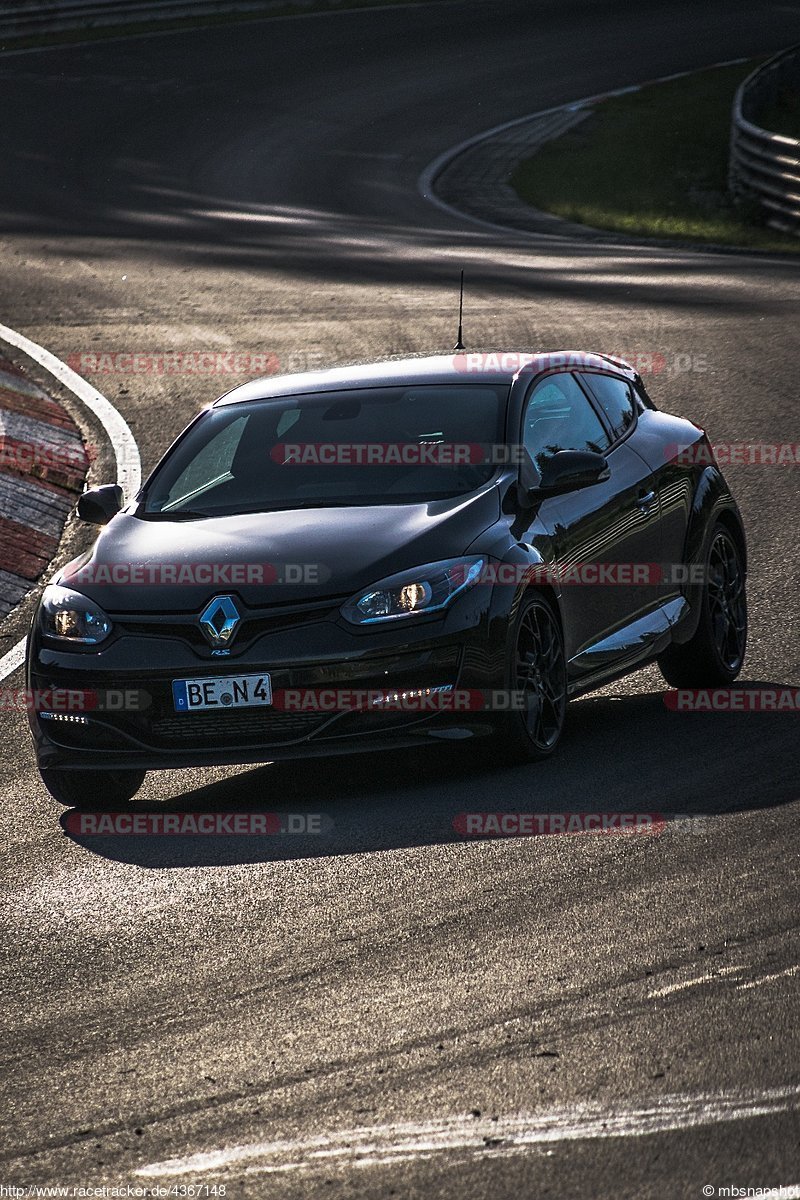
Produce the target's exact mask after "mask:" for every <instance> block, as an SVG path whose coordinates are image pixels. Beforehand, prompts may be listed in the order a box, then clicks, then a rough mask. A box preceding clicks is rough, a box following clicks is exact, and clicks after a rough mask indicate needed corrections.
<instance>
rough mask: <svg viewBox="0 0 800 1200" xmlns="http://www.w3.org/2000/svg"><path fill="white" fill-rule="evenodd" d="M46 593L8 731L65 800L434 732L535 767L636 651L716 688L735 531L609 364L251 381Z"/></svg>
mask: <svg viewBox="0 0 800 1200" xmlns="http://www.w3.org/2000/svg"><path fill="white" fill-rule="evenodd" d="M78 514H79V516H80V517H82V518H83V519H84V520H86V521H90V522H94V523H96V524H97V525H100V526H102V527H103V528H102V531H101V532H100V534H99V537H98V538H97V541H96V542H95V544H94V546H93V548H92V550H91V551H89V552H87V553H86V554H84V555H82V556H81V557H80V558H78V559H76V560H74V561H73V562H70V563H69V564H68V565H67V566H65V567H64V568H63V569H62V570H60V571H59V572H58V573H57V574H56V576H55V577H54V578H53V580H52V581H51V583H50V584H49V586H48V587H46V588H45V590H44V593H43V595H42V597H41V602H40V604H39V606H38V609H37V612H36V614H35V617H34V621H33V627H32V630H31V636H30V639H29V644H28V659H27V672H28V678H27V683H28V687H29V689H30V693H31V695H32V697H33V698H34V701H33V703H32V705H31V706H30V722H31V729H32V733H33V740H34V744H35V749H36V755H37V760H38V766H39V769H40V772H41V775H42V778H43V780H44V782H45V784H46V786H47V788H48V789H49V791H50V792H51V794H52V795H53V796H54V797H55V798H56V799H58V800H60V801H61V802H63V803H65V804H70V805H76V806H82V805H89V804H97V803H101V804H113V803H121V802H124V801H126V800H128V799H130V798H131V797H132V796H133V795H134V793H135V792H136V791H137V789H138V788H139V787H140V785H141V783H142V780H143V778H144V773H145V772H146V771H147V770H150V769H157V768H173V767H182V766H199V765H204V764H237V763H249V762H264V761H271V760H274V759H278V758H289V757H297V756H307V755H328V754H334V753H337V754H338V753H342V752H352V751H358V750H375V749H380V748H386V747H400V746H419V745H422V744H425V743H430V742H433V741H435V740H437V739H439V740H443V739H449V738H465V739H466V738H473V739H478V738H480V739H482V740H483V744H484V745H485V746H487V747H491V749H492V752H493V753H494V754H496V756H497V760H498V761H506V760H511V759H516V760H520V759H522V760H533V759H537V758H542V757H544V756H547V755H549V754H551V753H552V752H553V751H554V749H555V748H556V746H557V744H558V741H559V738H560V736H561V733H562V729H563V725H564V718H565V708H566V704H567V700H568V699H569V698H570V697H571V696H575V695H577V694H578V693H582V692H586V691H587V690H590V689H592V688H596V687H598V686H600V685H602V684H605V683H607V682H608V681H609V680H612V679H614V678H616V677H619V676H621V675H624V674H626V673H628V672H631V671H634V670H637V669H638V668H640V667H642V666H643V665H645V664H647V663H649V662H652V661H657V662H658V664H659V665H660V667H661V670H662V672H663V674H664V676H665V678H666V679H667V681H668V682H669V683H670V684H672V685H675V686H685V687H694V686H702V687H705V686H713V685H724V684H729V683H730V682H732V681H733V679H734V678H735V677H736V675H737V674H738V672H739V670H740V669H741V666H742V662H743V659H744V654H745V643H746V635H747V608H746V599H745V573H746V546H745V536H744V532H743V527H742V521H741V517H740V515H739V511H738V509H737V506H736V503H735V501H734V499H733V497H732V495H731V492H730V490H729V488H728V486H727V484H726V482H725V479H724V478H723V475H722V473H721V471H720V469H719V467H718V465H717V464H716V462H715V461H714V457H713V453H712V451H711V447H710V445H709V444H708V441H707V439H706V436H705V434H704V433H703V431H702V430H701V429H699V428H698V427H697V426H695V425H694V424H692V423H691V422H689V421H686V420H683V419H679V418H677V417H674V416H670V415H668V414H666V413H663V412H660V411H658V410H657V409H656V407H655V405H654V403H653V402H652V400H651V399H650V397H649V396H648V394H647V392H646V390H645V387H644V385H643V382H642V380H641V378H640V377H639V375H638V374H637V373H636V372H635V371H634V370H633V369H631V368H630V367H629V366H628V365H627V364H626V363H624V362H623V361H621V360H620V359H616V358H611V357H608V356H605V355H600V354H584V353H577V352H575V353H573V352H561V353H558V354H536V355H531V354H529V355H525V356H519V355H491V356H488V357H486V358H485V359H484V358H481V356H474V355H468V356H464V355H459V356H455V357H438V358H429V359H417V360H410V361H406V362H387V363H379V364H376V365H371V366H361V367H349V368H341V369H336V370H330V371H325V372H318V373H313V374H311V373H310V374H302V375H294V376H287V377H284V378H275V377H271V378H269V379H262V380H256V381H255V382H252V383H248V384H245V385H244V386H242V387H238V388H236V389H235V390H234V391H232V392H230V393H229V394H227V395H225V396H223V397H222V398H221V399H219V400H217V401H216V402H215V403H214V404H212V405H211V406H210V407H209V408H207V409H206V410H205V411H203V412H202V413H201V414H200V415H199V416H198V417H196V418H195V419H194V420H193V421H192V422H191V423H190V425H189V426H188V428H187V429H186V430H184V432H183V433H182V434H181V435H180V436H179V437H178V439H177V441H176V442H175V443H174V444H173V446H172V447H171V448H170V449H169V450H168V451H167V453H166V454H165V456H164V458H163V459H162V460H161V462H160V463H159V464H158V465H157V466H156V468H155V470H154V471H153V472H152V474H151V475H150V477H149V478H148V479H147V481H146V482H145V484H144V486H143V487H142V489H141V491H140V492H139V494H138V495H137V496H136V497H135V498H134V499H132V500H131V501H130V502H129V503H127V504H124V503H123V497H122V493H121V490H120V489H119V488H118V487H117V486H116V485H110V486H106V487H99V488H95V489H93V490H91V491H87V492H85V493H84V494H83V496H82V497H81V500H80V502H79V505H78Z"/></svg>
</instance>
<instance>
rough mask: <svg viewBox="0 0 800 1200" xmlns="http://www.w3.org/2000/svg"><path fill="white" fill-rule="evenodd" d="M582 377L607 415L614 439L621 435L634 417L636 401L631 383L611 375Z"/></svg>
mask: <svg viewBox="0 0 800 1200" xmlns="http://www.w3.org/2000/svg"><path fill="white" fill-rule="evenodd" d="M583 379H584V380H585V381H586V382H587V383H588V385H589V387H590V388H591V390H592V392H593V393H594V395H595V397H596V398H597V402H598V404H599V405H600V407H601V408H602V410H603V412H604V413H605V414H606V416H607V417H608V421H609V424H610V425H611V428H612V430H613V431H614V437H615V439H616V438H618V437H622V435H623V433H625V431H626V429H630V427H631V425H632V424H633V422H634V420H635V419H636V401H635V399H634V395H633V389H632V387H631V385H630V384H629V383H627V382H626V381H625V380H624V379H616V378H614V376H613V375H584V376H583Z"/></svg>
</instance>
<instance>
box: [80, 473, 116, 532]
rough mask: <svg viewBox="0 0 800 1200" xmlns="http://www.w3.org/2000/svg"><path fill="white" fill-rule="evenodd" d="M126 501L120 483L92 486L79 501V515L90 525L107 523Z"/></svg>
mask: <svg viewBox="0 0 800 1200" xmlns="http://www.w3.org/2000/svg"><path fill="white" fill-rule="evenodd" d="M124 503H125V497H124V495H123V492H122V488H121V487H120V486H119V484H118V483H107V484H106V485H105V487H97V488H90V489H89V490H88V491H87V492H84V493H83V495H82V496H81V498H80V499H79V501H78V516H79V517H80V519H81V520H82V521H88V522H89V524H90V525H107V524H108V522H109V521H110V520H111V518H112V517H115V516H116V515H117V513H118V512H119V511H120V510H121V508H122V506H123V504H124Z"/></svg>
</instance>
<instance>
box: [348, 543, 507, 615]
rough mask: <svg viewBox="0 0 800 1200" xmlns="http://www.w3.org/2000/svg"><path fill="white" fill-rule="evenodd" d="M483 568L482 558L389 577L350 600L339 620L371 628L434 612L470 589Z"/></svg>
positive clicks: (438, 565)
mask: <svg viewBox="0 0 800 1200" xmlns="http://www.w3.org/2000/svg"><path fill="white" fill-rule="evenodd" d="M485 565H486V560H485V559H484V558H451V559H448V560H447V561H446V562H437V563H427V564H426V565H425V566H423V567H414V568H413V569H412V570H410V571H402V572H400V574H398V575H390V576H389V577H388V579H382V580H381V581H380V582H379V583H376V584H373V586H372V587H369V588H365V589H364V590H363V591H361V592H358V593H357V594H356V595H355V596H353V597H351V599H350V600H348V601H347V603H346V604H345V605H343V606H342V616H343V617H345V619H346V620H348V621H350V622H351V623H352V624H353V625H373V624H375V623H376V622H378V621H397V620H400V619H402V618H404V617H413V616H417V615H419V614H421V613H431V612H437V611H439V610H441V609H443V608H446V607H447V605H448V604H450V602H451V601H452V600H454V599H455V597H456V596H458V595H460V594H461V593H462V592H465V591H466V590H467V589H468V588H471V587H473V586H474V585H475V584H476V583H477V582H478V580H479V578H480V576H481V574H482V572H483V569H484V567H485Z"/></svg>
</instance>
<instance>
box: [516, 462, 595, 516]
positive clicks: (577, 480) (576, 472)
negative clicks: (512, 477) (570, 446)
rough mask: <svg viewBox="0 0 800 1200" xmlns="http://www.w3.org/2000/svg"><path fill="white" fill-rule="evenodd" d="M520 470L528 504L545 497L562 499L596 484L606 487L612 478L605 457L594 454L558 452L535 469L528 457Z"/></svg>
mask: <svg viewBox="0 0 800 1200" xmlns="http://www.w3.org/2000/svg"><path fill="white" fill-rule="evenodd" d="M525 458H526V460H527V461H525V460H523V463H522V466H521V468H520V477H519V491H520V499H521V500H522V501H523V502H526V503H528V504H531V503H534V502H535V501H536V500H539V499H543V498H544V497H545V496H559V495H563V494H564V493H565V492H576V491H578V490H579V489H580V488H585V487H591V486H592V484H595V483H605V482H606V480H608V479H610V478H611V470H610V468H609V465H608V463H607V461H606V459H605V457H604V456H603V455H602V454H595V453H594V451H593V450H557V451H556V453H555V454H551V455H550V457H549V458H546V459H545V460H544V462H543V463H542V466H541V469H540V471H539V472H538V476H537V474H536V468H535V467H534V465H533V461H532V459H531V458H530V457H529V456H527V455H526V456H525Z"/></svg>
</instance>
